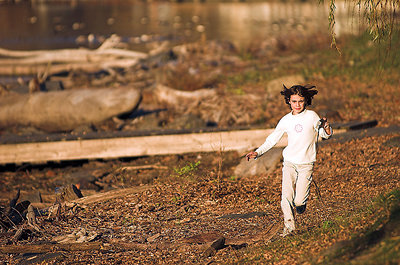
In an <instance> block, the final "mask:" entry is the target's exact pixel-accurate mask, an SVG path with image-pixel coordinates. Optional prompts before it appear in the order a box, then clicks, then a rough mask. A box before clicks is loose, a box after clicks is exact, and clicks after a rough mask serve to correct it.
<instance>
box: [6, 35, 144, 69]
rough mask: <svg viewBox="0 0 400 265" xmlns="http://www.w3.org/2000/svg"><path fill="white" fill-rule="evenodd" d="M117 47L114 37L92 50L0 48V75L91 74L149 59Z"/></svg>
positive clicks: (116, 40) (139, 53)
mask: <svg viewBox="0 0 400 265" xmlns="http://www.w3.org/2000/svg"><path fill="white" fill-rule="evenodd" d="M119 45H121V39H120V37H118V36H116V35H113V36H111V37H110V38H109V39H107V40H106V41H105V42H104V43H103V44H102V45H101V46H100V47H99V48H97V49H95V50H90V49H86V48H79V49H61V50H37V51H14V50H7V49H2V48H0V57H3V58H2V59H0V74H3V75H28V74H36V73H38V72H43V71H45V70H47V72H48V73H49V74H55V73H59V72H63V71H71V70H78V69H79V70H83V71H88V72H93V71H99V70H102V69H107V68H111V67H118V68H127V67H131V66H134V65H136V64H137V63H138V62H139V61H140V60H143V59H147V58H148V54H147V53H143V52H136V51H130V50H125V49H120V48H117V46H119ZM49 65H51V67H49Z"/></svg>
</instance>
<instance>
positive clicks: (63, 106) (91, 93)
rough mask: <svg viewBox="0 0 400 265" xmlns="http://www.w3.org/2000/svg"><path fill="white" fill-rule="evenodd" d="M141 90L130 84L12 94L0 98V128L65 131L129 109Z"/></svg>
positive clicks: (139, 97) (136, 104)
mask: <svg viewBox="0 0 400 265" xmlns="http://www.w3.org/2000/svg"><path fill="white" fill-rule="evenodd" d="M140 100H141V92H140V91H139V90H137V89H134V88H130V87H117V88H100V89H88V88H87V89H80V90H65V91H51V92H47V93H41V92H39V93H33V94H25V95H22V94H13V95H9V96H4V97H1V98H0V105H1V108H0V128H5V127H9V126H33V127H36V128H39V129H42V130H45V131H48V132H55V131H69V130H73V129H75V128H76V127H78V126H80V125H84V124H94V123H97V122H101V121H104V120H106V119H109V118H111V117H113V116H116V115H120V114H125V113H128V112H131V111H133V110H134V109H135V108H136V107H137V106H138V104H139V103H140Z"/></svg>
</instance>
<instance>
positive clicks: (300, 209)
mask: <svg viewBox="0 0 400 265" xmlns="http://www.w3.org/2000/svg"><path fill="white" fill-rule="evenodd" d="M305 211H306V205H305V204H304V205H300V206H296V212H297V213H298V214H302V213H304V212H305Z"/></svg>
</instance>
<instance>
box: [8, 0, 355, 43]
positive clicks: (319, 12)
mask: <svg viewBox="0 0 400 265" xmlns="http://www.w3.org/2000/svg"><path fill="white" fill-rule="evenodd" d="M337 6H338V7H337V15H336V19H337V22H336V30H337V34H341V33H343V32H352V33H354V32H356V31H357V30H358V22H357V21H353V20H352V19H351V18H350V16H349V15H348V11H347V10H346V7H345V4H340V3H339V4H338V5H337ZM0 25H1V26H0V47H2V48H8V49H56V48H73V47H78V46H93V47H95V46H96V45H98V44H99V40H101V39H102V38H104V37H107V36H109V35H111V34H113V33H115V34H118V35H120V36H122V37H123V38H124V40H127V41H129V42H130V43H131V44H132V47H131V48H133V49H146V48H145V45H144V44H146V43H151V42H153V41H162V40H171V41H177V42H181V41H187V40H198V39H200V38H201V37H202V36H203V38H204V37H206V38H207V39H220V40H228V41H232V42H233V43H235V44H236V45H239V46H243V45H246V44H247V43H248V42H250V41H251V40H253V39H257V38H262V39H267V38H269V37H277V36H284V35H285V34H289V33H304V32H307V33H312V32H324V33H326V32H328V6H327V5H319V4H317V3H316V2H314V1H313V2H309V3H308V2H295V3H293V2H286V3H280V2H245V3H244V2H232V3H227V2H224V3H218V2H203V3H201V2H194V3H169V2H154V3H143V2H138V1H133V0H120V1H118V0H117V1H112V0H105V1H92V0H89V1H32V2H25V1H24V2H20V3H16V4H9V3H0ZM90 34H92V35H90ZM89 35H90V36H89ZM88 36H89V37H88ZM89 40H90V41H91V42H89ZM90 43H91V45H89V44H90Z"/></svg>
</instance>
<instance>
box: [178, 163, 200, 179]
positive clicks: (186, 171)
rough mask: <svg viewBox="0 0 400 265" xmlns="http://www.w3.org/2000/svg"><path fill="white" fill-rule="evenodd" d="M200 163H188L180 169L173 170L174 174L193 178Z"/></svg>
mask: <svg viewBox="0 0 400 265" xmlns="http://www.w3.org/2000/svg"><path fill="white" fill-rule="evenodd" d="M200 163H201V162H200V161H197V162H195V163H191V162H189V163H188V164H187V165H186V166H183V167H181V168H174V172H175V173H176V174H177V175H178V176H180V177H183V176H187V177H188V176H193V174H194V172H196V171H197V170H198V166H199V165H200Z"/></svg>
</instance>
